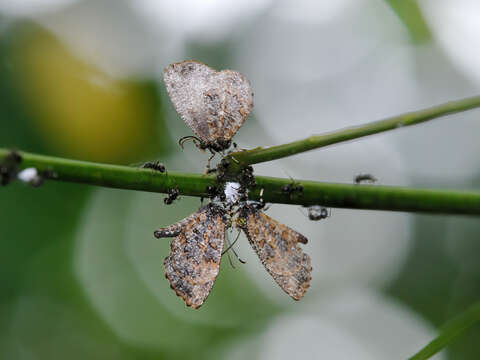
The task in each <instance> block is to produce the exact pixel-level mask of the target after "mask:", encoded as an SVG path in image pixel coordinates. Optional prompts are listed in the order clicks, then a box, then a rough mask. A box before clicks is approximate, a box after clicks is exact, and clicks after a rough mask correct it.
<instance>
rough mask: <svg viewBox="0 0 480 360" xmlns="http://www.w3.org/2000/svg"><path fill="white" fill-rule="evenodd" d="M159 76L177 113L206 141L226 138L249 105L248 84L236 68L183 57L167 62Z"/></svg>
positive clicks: (245, 112) (239, 121)
mask: <svg viewBox="0 0 480 360" xmlns="http://www.w3.org/2000/svg"><path fill="white" fill-rule="evenodd" d="M163 77H164V81H165V84H166V88H167V92H168V95H169V96H170V99H171V100H172V103H173V105H174V106H175V109H176V110H177V112H178V114H179V115H180V117H181V118H182V119H183V121H185V123H186V124H187V125H188V126H189V127H190V128H191V129H192V130H193V132H194V133H195V135H197V136H198V137H199V138H200V139H201V140H203V141H204V142H206V143H213V142H216V141H217V140H218V139H224V140H230V139H231V138H232V137H233V136H234V135H235V133H236V132H237V130H238V129H239V128H240V126H242V124H243V123H244V121H245V119H246V118H247V116H248V114H249V113H250V111H251V109H252V107H253V93H252V90H251V88H250V84H249V82H248V80H247V79H246V78H245V77H244V76H243V75H242V74H240V73H238V72H236V71H231V70H224V71H221V72H217V71H215V70H214V69H212V68H210V67H209V66H207V65H205V64H202V63H200V62H198V61H183V62H179V63H174V64H171V65H169V66H167V67H166V68H165V70H164V76H163Z"/></svg>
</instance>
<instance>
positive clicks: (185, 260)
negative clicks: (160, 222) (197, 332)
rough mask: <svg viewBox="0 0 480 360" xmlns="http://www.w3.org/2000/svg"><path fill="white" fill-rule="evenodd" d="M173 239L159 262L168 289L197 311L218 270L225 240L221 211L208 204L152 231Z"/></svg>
mask: <svg viewBox="0 0 480 360" xmlns="http://www.w3.org/2000/svg"><path fill="white" fill-rule="evenodd" d="M154 234H155V236H156V237H157V238H160V237H173V236H175V238H174V239H173V240H172V242H171V244H170V255H169V256H167V257H166V258H165V260H164V262H163V265H164V266H165V271H166V277H167V279H168V281H169V282H170V286H171V288H172V289H173V290H174V291H175V293H176V294H177V295H178V296H180V297H181V298H182V299H183V300H184V301H185V303H186V304H187V306H191V307H192V308H195V309H196V308H199V307H200V306H201V305H202V304H203V302H204V301H205V299H206V298H207V296H208V294H209V293H210V290H211V289H212V286H213V283H214V282H215V278H216V277H217V275H218V271H219V268H220V259H221V256H222V250H223V243H224V239H225V212H224V210H223V209H222V208H220V207H219V206H217V205H214V204H208V205H207V206H204V207H202V208H200V209H199V210H198V211H197V212H195V213H193V214H192V215H190V216H188V217H187V218H185V219H183V220H181V221H179V222H178V223H176V224H173V225H170V226H168V227H166V228H163V229H159V230H157V231H155V233H154Z"/></svg>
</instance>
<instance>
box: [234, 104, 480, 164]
mask: <svg viewBox="0 0 480 360" xmlns="http://www.w3.org/2000/svg"><path fill="white" fill-rule="evenodd" d="M476 107H480V96H474V97H471V98H467V99H463V100H458V101H452V102H448V103H445V104H442V105H438V106H435V107H431V108H428V109H424V110H420V111H415V112H410V113H406V114H403V115H399V116H394V117H391V118H387V119H384V120H379V121H375V122H372V123H368V124H364V125H360V126H356V127H351V128H346V129H343V130H339V131H335V132H332V133H328V134H324V135H314V136H310V137H308V138H306V139H303V140H298V141H294V142H291V143H288V144H284V145H277V146H272V147H269V148H265V149H263V148H255V149H252V150H244V151H238V152H234V153H232V154H231V155H230V156H232V157H234V158H235V159H236V160H237V161H239V162H240V163H241V164H242V165H252V164H258V163H261V162H265V161H271V160H276V159H280V158H284V157H287V156H292V155H295V154H299V153H302V152H305V151H309V150H313V149H317V148H321V147H324V146H328V145H332V144H336V143H339V142H343V141H349V140H353V139H358V138H361V137H364V136H368V135H373V134H378V133H381V132H384V131H388V130H394V129H398V128H401V127H405V126H411V125H416V124H420V123H422V122H425V121H428V120H433V119H436V118H439V117H441V116H445V115H448V114H453V113H457V112H462V111H466V110H470V109H473V108H476Z"/></svg>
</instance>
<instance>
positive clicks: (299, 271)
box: [241, 207, 312, 300]
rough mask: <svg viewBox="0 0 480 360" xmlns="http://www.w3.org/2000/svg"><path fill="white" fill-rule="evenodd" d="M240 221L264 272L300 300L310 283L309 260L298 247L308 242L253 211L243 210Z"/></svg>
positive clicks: (292, 231) (299, 235) (260, 213)
mask: <svg viewBox="0 0 480 360" xmlns="http://www.w3.org/2000/svg"><path fill="white" fill-rule="evenodd" d="M241 217H242V218H243V222H242V223H243V224H242V225H241V227H242V228H243V230H244V231H245V233H246V235H247V238H248V241H249V242H250V244H251V245H252V247H253V249H254V250H255V252H256V253H257V255H258V257H259V258H260V260H261V262H262V263H263V265H264V266H265V268H266V269H267V271H268V272H269V273H270V275H272V277H273V278H274V279H275V281H276V282H277V284H278V285H280V287H281V288H282V289H283V290H284V291H285V292H286V293H287V294H288V295H290V296H291V297H292V298H293V299H294V300H300V299H301V298H302V297H303V295H304V294H305V292H306V291H307V289H308V287H309V286H310V280H311V275H310V273H311V271H312V266H311V263H310V257H309V256H308V255H307V254H305V253H304V252H303V251H302V249H301V248H300V246H299V244H298V243H302V244H306V243H307V238H306V237H304V236H303V235H302V234H300V233H298V232H296V231H294V230H292V229H290V228H289V227H287V226H285V225H283V224H281V223H279V222H278V221H276V220H274V219H272V218H271V217H269V216H267V215H265V214H264V213H263V212H261V211H258V210H256V209H254V208H250V207H244V208H243V209H242V214H241Z"/></svg>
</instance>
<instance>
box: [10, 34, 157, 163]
mask: <svg viewBox="0 0 480 360" xmlns="http://www.w3.org/2000/svg"><path fill="white" fill-rule="evenodd" d="M13 55H14V56H13V58H14V59H15V70H16V72H17V74H19V75H20V76H19V79H21V81H20V82H19V85H20V90H21V92H22V95H23V96H25V99H24V100H25V103H26V105H27V106H28V109H27V110H28V111H29V114H30V115H32V116H31V117H32V120H33V121H34V122H35V123H36V126H37V128H38V130H39V132H40V133H41V134H42V136H43V137H44V140H45V141H46V142H47V143H48V145H49V146H51V147H54V148H57V149H59V150H61V151H62V155H65V154H68V155H69V156H74V157H76V158H81V159H88V160H97V161H113V162H123V163H125V162H128V161H131V160H133V159H138V156H139V154H141V153H142V152H143V153H145V151H146V149H147V147H148V146H149V145H150V144H152V142H153V141H152V140H154V138H155V134H156V133H155V131H154V129H155V121H156V120H157V119H156V118H157V111H158V109H157V101H158V100H157V99H156V97H155V95H154V94H153V91H152V87H148V86H145V85H144V84H143V85H142V84H139V83H135V82H131V81H127V80H119V79H114V78H112V77H110V76H108V75H107V74H105V73H103V72H101V71H100V70H99V69H97V68H96V67H95V66H94V65H91V64H87V63H85V62H84V61H83V60H81V59H80V58H78V57H76V56H74V55H73V54H72V53H71V52H69V50H68V49H67V48H66V47H65V46H63V45H62V44H61V43H60V42H59V41H58V40H57V39H56V38H54V37H53V36H52V35H51V34H49V33H46V32H45V31H40V30H36V31H28V32H27V35H26V36H24V37H23V41H21V42H20V43H19V44H18V45H17V46H16V47H15V49H14V54H13Z"/></svg>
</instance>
